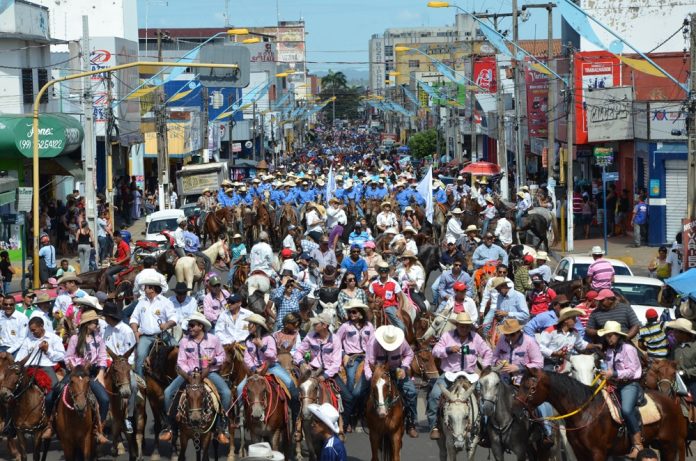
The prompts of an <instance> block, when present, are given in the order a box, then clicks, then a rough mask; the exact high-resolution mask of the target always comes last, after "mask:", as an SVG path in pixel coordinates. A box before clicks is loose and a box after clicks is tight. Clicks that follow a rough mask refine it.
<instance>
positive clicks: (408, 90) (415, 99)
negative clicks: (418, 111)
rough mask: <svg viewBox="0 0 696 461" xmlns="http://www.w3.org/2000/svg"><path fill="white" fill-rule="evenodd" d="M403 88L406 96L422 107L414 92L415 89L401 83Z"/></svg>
mask: <svg viewBox="0 0 696 461" xmlns="http://www.w3.org/2000/svg"><path fill="white" fill-rule="evenodd" d="M401 89H402V90H403V91H404V94H405V95H406V97H407V98H408V99H409V101H411V102H412V103H413V104H414V105H415V106H416V107H420V106H421V104H420V101H419V100H418V98H417V97H416V95H415V94H413V91H411V90H410V89H409V88H408V87H407V86H406V85H401Z"/></svg>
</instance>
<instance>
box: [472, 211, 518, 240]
mask: <svg viewBox="0 0 696 461" xmlns="http://www.w3.org/2000/svg"><path fill="white" fill-rule="evenodd" d="M526 211H527V210H517V211H515V224H517V227H522V216H524V214H525V212H526ZM482 235H483V234H482Z"/></svg>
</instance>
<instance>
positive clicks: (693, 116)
mask: <svg viewBox="0 0 696 461" xmlns="http://www.w3.org/2000/svg"><path fill="white" fill-rule="evenodd" d="M689 36H690V38H691V74H690V75H691V78H690V79H689V104H688V107H689V119H688V120H689V123H688V124H687V129H688V134H689V145H688V148H689V154H688V156H689V157H688V158H689V161H688V168H689V172H688V177H687V178H688V190H687V194H686V197H687V198H686V200H687V213H688V215H687V217H688V218H689V222H691V221H693V220H694V219H696V196H695V195H696V73H694V72H696V59H694V53H695V52H696V14H695V13H692V14H691V15H690V16H689ZM687 243H688V242H684V245H685V247H684V248H686V244H687ZM685 254H686V252H685ZM684 259H686V257H685V258H684ZM686 267H687V268H688V267H690V266H689V265H687V266H686Z"/></svg>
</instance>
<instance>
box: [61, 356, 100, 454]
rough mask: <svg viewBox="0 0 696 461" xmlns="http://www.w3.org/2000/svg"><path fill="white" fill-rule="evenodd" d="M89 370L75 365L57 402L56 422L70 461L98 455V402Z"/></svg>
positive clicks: (62, 444) (64, 450) (64, 449)
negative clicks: (96, 426) (92, 389)
mask: <svg viewBox="0 0 696 461" xmlns="http://www.w3.org/2000/svg"><path fill="white" fill-rule="evenodd" d="M89 382H90V378H89V372H88V371H87V370H85V369H84V368H83V367H82V366H77V367H75V368H74V369H73V370H72V372H71V373H70V377H69V381H68V383H67V385H66V386H65V387H64V388H63V391H62V392H61V395H60V396H59V397H58V401H57V402H56V412H55V425H56V433H57V435H58V440H60V445H61V446H62V447H63V455H64V456H65V460H66V461H73V460H76V459H84V460H93V459H96V457H97V447H96V439H95V425H96V424H97V421H98V419H99V414H98V409H97V402H96V401H95V400H96V399H95V398H94V396H93V395H92V393H91V391H90V388H89Z"/></svg>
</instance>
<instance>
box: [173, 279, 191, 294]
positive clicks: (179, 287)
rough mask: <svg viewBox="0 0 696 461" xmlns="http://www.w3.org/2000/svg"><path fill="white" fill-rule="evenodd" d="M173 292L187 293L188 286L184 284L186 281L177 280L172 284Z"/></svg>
mask: <svg viewBox="0 0 696 461" xmlns="http://www.w3.org/2000/svg"><path fill="white" fill-rule="evenodd" d="M174 293H176V294H184V293H188V286H186V282H177V284H176V285H175V286H174Z"/></svg>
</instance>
